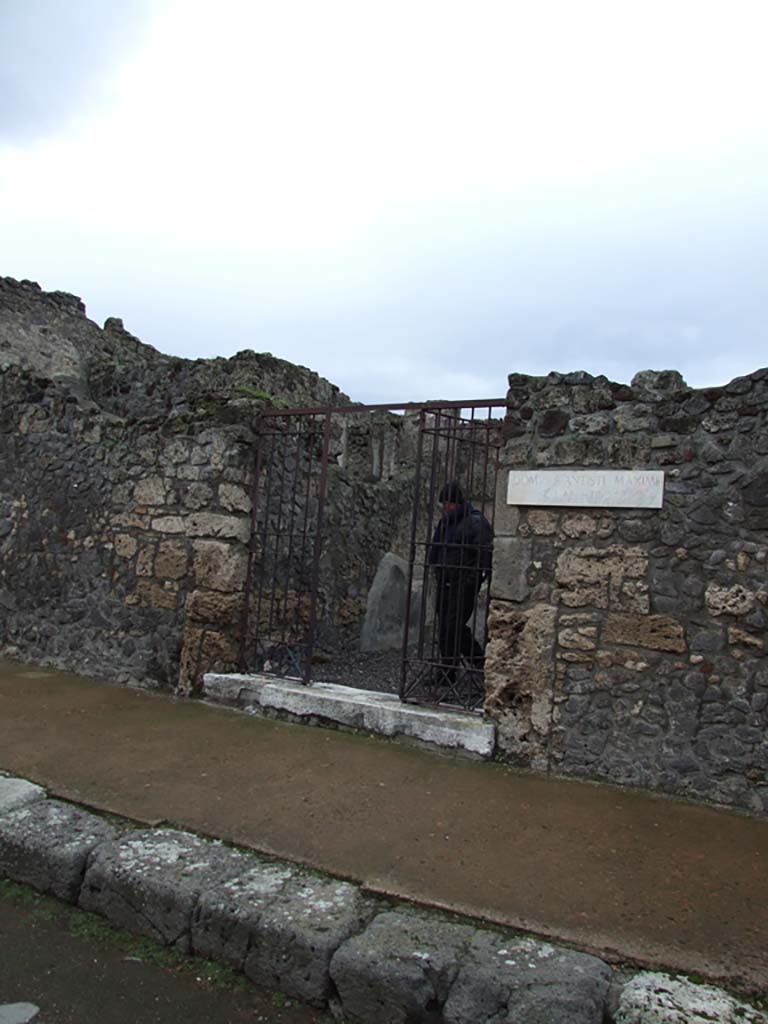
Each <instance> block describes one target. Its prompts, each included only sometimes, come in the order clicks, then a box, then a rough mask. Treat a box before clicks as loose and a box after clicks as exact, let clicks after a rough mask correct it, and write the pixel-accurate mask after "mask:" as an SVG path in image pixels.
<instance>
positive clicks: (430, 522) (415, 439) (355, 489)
mask: <svg viewBox="0 0 768 1024" xmlns="http://www.w3.org/2000/svg"><path fill="white" fill-rule="evenodd" d="M505 405H506V403H505V401H504V400H503V399H489V400H482V401H468V402H455V403H450V404H449V403H444V402H433V403H427V404H423V405H422V404H416V403H407V404H404V405H398V406H390V405H368V406H357V405H355V406H347V407H341V408H333V409H329V408H326V409H286V410H281V409H270V410H267V411H265V412H263V413H262V416H261V422H260V427H259V431H258V440H257V444H256V450H255V461H254V476H253V494H252V513H251V516H252V519H251V539H250V546H249V558H248V571H247V578H246V592H245V601H244V611H243V619H242V623H241V634H240V635H241V640H240V643H241V647H240V663H241V669H242V670H243V671H252V672H254V671H255V672H260V673H265V674H270V675H275V676H279V677H287V678H293V679H299V680H301V681H302V682H304V683H306V684H308V683H310V682H311V681H312V679H313V677H316V676H317V675H318V668H320V669H322V666H323V664H324V663H325V662H326V661H328V660H329V659H330V658H331V657H332V655H329V653H328V652H329V651H331V652H333V650H334V644H335V645H336V647H337V648H338V649H339V650H341V649H342V648H343V647H344V644H347V649H349V643H350V637H353V639H354V636H355V635H357V636H359V629H360V623H361V619H362V616H363V615H364V613H365V607H366V599H367V595H368V588H369V587H370V584H371V580H372V578H373V575H374V573H375V570H376V565H377V563H378V559H379V558H380V556H381V555H382V554H383V553H384V552H385V551H386V550H390V549H397V548H399V549H400V551H401V553H402V555H403V557H404V559H405V563H407V570H406V573H405V579H404V586H405V587H406V590H405V595H404V602H403V603H404V610H403V628H402V640H401V641H398V646H399V651H398V652H397V654H396V655H394V656H393V661H392V668H391V673H390V674H391V676H392V678H391V680H390V681H389V684H388V685H389V688H390V689H392V690H394V689H395V688H396V687H397V689H398V692H399V694H400V697H401V699H402V700H405V701H410V702H414V703H426V704H445V705H449V706H458V707H464V708H477V707H479V706H480V704H481V703H482V699H483V666H482V649H483V648H484V646H485V632H486V619H487V595H488V592H489V586H490V572H491V564H490V563H491V546H492V525H493V510H494V503H495V491H496V474H497V466H498V451H499V447H500V426H501V420H500V418H498V417H499V415H500V410H503V409H504V408H505ZM494 413H495V414H496V417H497V418H494ZM393 438H395V439H396V441H393ZM451 483H454V484H456V485H457V486H458V488H460V490H461V495H460V496H461V497H463V498H465V499H466V501H467V502H471V503H472V505H473V506H474V507H475V509H476V510H477V512H476V513H475V516H474V520H473V522H478V521H480V520H479V519H478V516H484V517H485V518H484V522H486V523H487V527H488V528H487V529H485V530H484V532H483V533H482V536H481V537H479V538H478V537H475V538H474V539H473V541H472V544H471V545H467V544H466V543H459V542H458V541H459V540H460V538H458V539H457V538H456V537H454V536H450V537H446V536H444V535H443V536H442V537H438V538H436V537H435V528H436V526H437V525H438V524H439V523H440V522H441V516H442V512H443V509H442V506H441V502H440V498H441V492H444V489H445V487H446V485H447V484H451ZM329 490H330V492H331V497H332V498H333V499H334V500H332V501H331V502H330V503H329V502H328V497H329ZM452 494H453V496H456V494H455V491H454V492H452ZM443 496H445V495H443ZM404 505H407V511H408V514H407V516H405V515H404V514H403V506H404ZM345 508H346V509H351V510H352V511H351V513H349V514H347V512H345ZM339 531H343V532H344V536H343V541H344V543H336V542H335V538H337V537H338V536H339ZM377 531H378V532H377ZM436 540H439V541H440V543H436V542H435V541H436ZM377 543H378V544H380V545H382V546H380V547H377V546H376V545H377ZM465 563H466V564H465ZM457 574H458V579H459V583H460V585H459V590H460V591H461V594H462V596H461V597H459V598H458V599H457V596H456V595H457V586H456V583H457ZM449 577H450V578H449ZM452 580H453V586H452ZM355 630H357V634H355ZM319 674H320V676H322V675H323V673H322V671H320V673H319ZM395 676H396V677H397V678H395ZM355 685H360V683H359V682H356V683H355ZM377 688H378V687H377Z"/></svg>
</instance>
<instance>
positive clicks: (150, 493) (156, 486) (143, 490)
mask: <svg viewBox="0 0 768 1024" xmlns="http://www.w3.org/2000/svg"><path fill="white" fill-rule="evenodd" d="M166 493H167V486H166V482H165V480H163V478H162V477H159V476H147V477H143V478H142V479H141V480H139V481H138V482H137V483H136V485H135V487H134V488H133V500H134V501H135V503H136V504H137V505H163V504H165V496H166Z"/></svg>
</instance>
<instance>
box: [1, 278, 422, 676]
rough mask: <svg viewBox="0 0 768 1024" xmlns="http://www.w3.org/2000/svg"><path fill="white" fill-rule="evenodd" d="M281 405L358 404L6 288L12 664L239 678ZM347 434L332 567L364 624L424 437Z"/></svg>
mask: <svg viewBox="0 0 768 1024" xmlns="http://www.w3.org/2000/svg"><path fill="white" fill-rule="evenodd" d="M274 400H277V401H278V402H283V403H286V404H289V405H292V406H302V407H303V406H328V405H333V406H344V405H349V404H350V402H349V399H348V398H347V397H346V396H345V395H343V394H341V393H340V392H339V389H338V388H336V387H335V386H334V385H332V384H330V383H328V382H327V381H325V380H323V379H322V378H320V377H318V375H317V374H315V373H312V372H311V371H309V370H306V369H305V368H303V367H297V366H294V365H292V364H290V363H287V362H285V361H284V360H280V359H276V358H275V357H273V356H271V355H269V354H265V353H255V352H250V351H246V352H242V353H239V354H238V355H236V356H234V357H233V358H231V359H213V360H196V361H192V360H185V359H178V358H175V357H171V356H165V355H162V354H161V353H159V352H157V351H156V350H155V349H153V348H152V347H151V346H149V345H145V344H143V343H142V342H140V341H139V340H138V339H137V338H134V337H133V336H132V335H131V334H129V333H128V332H127V331H126V330H125V329H124V327H123V325H122V323H121V321H119V320H117V319H110V320H108V321H107V322H106V324H105V326H104V328H103V329H102V328H99V327H98V326H97V325H96V324H95V323H93V322H92V321H91V320H89V319H88V318H87V317H86V315H85V307H84V306H83V303H82V302H81V301H80V300H79V299H78V298H77V297H76V296H73V295H68V294H66V293H61V292H43V291H41V289H40V288H39V287H38V286H37V285H36V284H34V283H32V282H18V281H14V280H12V279H10V278H0V652H2V653H3V654H6V655H11V656H17V657H21V658H23V659H25V660H29V661H32V662H35V663H39V664H45V665H51V666H54V667H58V668H64V669H70V670H73V671H80V672H85V673H91V674H97V675H99V676H102V677H106V678H111V679H115V680H117V681H121V682H129V683H134V684H140V685H146V686H163V687H166V688H173V689H177V690H179V691H180V692H184V693H186V692H192V691H194V690H195V689H196V687H197V685H198V683H199V681H200V678H201V675H202V672H203V671H206V670H208V669H212V670H215V669H219V670H227V669H234V668H236V667H237V664H238V654H239V641H240V625H241V610H242V602H243V587H244V582H245V572H246V564H247V550H248V542H249V537H250V522H251V494H252V484H253V465H254V445H255V439H256V424H257V420H258V416H259V414H260V412H261V411H262V410H263V408H264V407H265V405H267V404H272V403H273V401H274ZM349 420H350V423H351V424H352V426H350V428H349V429H346V430H342V427H343V422H340V423H339V424H337V429H335V431H334V449H333V460H334V462H333V468H332V471H331V474H330V478H329V479H330V488H329V498H328V502H327V519H328V523H329V530H328V532H327V534H326V538H327V539H326V542H325V543H324V549H323V561H322V565H321V567H322V571H323V586H324V593H325V594H326V595H330V596H329V597H328V602H327V603H328V605H329V608H330V614H331V615H332V616H337V617H338V615H339V614H341V612H342V611H343V612H344V613H345V614H347V615H348V616H353V617H354V615H358V616H362V613H363V612H364V610H365V595H366V593H367V588H368V587H369V586H370V584H371V582H372V580H373V577H374V575H375V572H376V568H377V565H378V562H379V560H380V558H381V556H382V555H383V554H384V553H385V552H386V551H387V550H389V548H390V547H391V546H392V545H393V544H396V543H397V539H396V533H397V531H398V529H399V526H400V522H401V519H402V508H403V507H404V506H405V507H406V508H407V505H408V502H407V498H406V499H405V500H404V499H403V496H402V494H401V493H400V489H401V481H400V477H399V474H400V473H402V465H401V462H402V459H403V458H406V457H407V451H406V449H407V445H406V448H405V449H404V448H403V444H404V443H405V442H404V441H401V438H407V437H410V435H411V434H412V430H410V431H409V430H408V429H405V428H404V425H403V421H402V419H401V418H398V417H386V416H384V417H381V416H378V417H377V418H368V419H364V418H358V417H350V418H349ZM408 443H411V442H408ZM350 567H354V576H353V575H352V572H351V568H350ZM340 610H341V611H340Z"/></svg>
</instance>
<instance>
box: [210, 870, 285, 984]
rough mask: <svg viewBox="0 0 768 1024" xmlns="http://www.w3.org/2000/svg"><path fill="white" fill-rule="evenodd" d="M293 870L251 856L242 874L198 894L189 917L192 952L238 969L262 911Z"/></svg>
mask: <svg viewBox="0 0 768 1024" xmlns="http://www.w3.org/2000/svg"><path fill="white" fill-rule="evenodd" d="M296 873H297V870H296V868H292V867H291V866H290V865H289V864H285V863H282V864H272V863H268V862H266V861H261V860H259V858H257V857H255V856H254V857H253V858H252V861H251V866H250V867H249V868H248V869H247V870H246V871H245V872H244V873H243V874H242V875H238V876H237V877H236V878H230V879H229V880H228V881H226V882H222V883H221V885H216V886H214V887H213V888H211V889H208V890H207V891H206V892H203V893H201V895H200V899H199V901H198V904H197V906H196V908H195V912H194V915H193V918H192V950H193V952H195V953H197V954H198V955H199V956H204V957H207V958H208V959H209V960H216V961H217V962H219V963H223V964H226V965H227V966H228V967H231V968H233V969H234V970H237V971H242V970H243V969H244V967H245V958H246V956H247V954H248V950H249V949H250V948H251V947H252V946H254V945H255V944H256V943H257V942H258V941H259V926H260V923H261V918H262V915H263V913H264V910H265V909H266V907H268V906H270V905H271V904H272V903H273V902H274V900H275V898H276V896H277V895H278V893H280V892H281V891H282V890H283V889H284V887H285V884H286V883H287V882H288V881H289V880H290V879H292V878H295V877H296Z"/></svg>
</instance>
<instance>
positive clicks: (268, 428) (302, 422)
mask: <svg viewBox="0 0 768 1024" xmlns="http://www.w3.org/2000/svg"><path fill="white" fill-rule="evenodd" d="M330 423H331V415H330V412H327V411H322V410H321V411H319V412H317V411H309V410H306V411H301V412H298V413H292V414H286V415H275V416H269V415H267V416H264V417H263V418H262V423H261V428H260V431H259V439H258V443H257V447H256V459H255V467H254V485H253V496H252V512H251V543H250V550H249V558H248V572H247V577H246V591H245V610H244V616H243V619H244V621H243V628H242V630H241V649H240V662H241V667H242V668H243V669H246V668H247V669H249V670H251V671H256V672H264V673H267V674H273V675H276V676H281V677H284V678H289V679H301V680H302V681H303V682H305V683H309V682H310V679H311V667H312V649H313V644H314V634H315V628H316V624H317V578H318V560H319V557H320V541H321V528H322V521H323V503H324V500H325V484H326V476H327V469H328V439H329V433H330Z"/></svg>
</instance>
